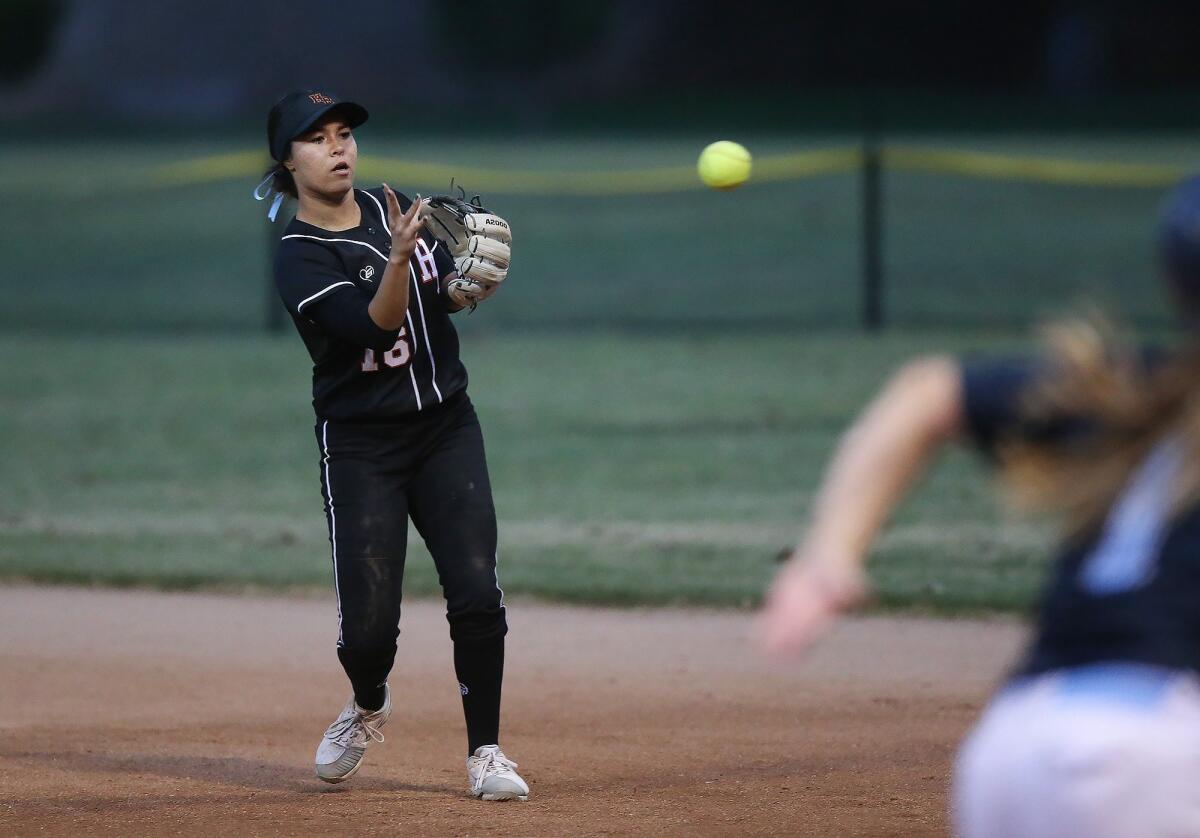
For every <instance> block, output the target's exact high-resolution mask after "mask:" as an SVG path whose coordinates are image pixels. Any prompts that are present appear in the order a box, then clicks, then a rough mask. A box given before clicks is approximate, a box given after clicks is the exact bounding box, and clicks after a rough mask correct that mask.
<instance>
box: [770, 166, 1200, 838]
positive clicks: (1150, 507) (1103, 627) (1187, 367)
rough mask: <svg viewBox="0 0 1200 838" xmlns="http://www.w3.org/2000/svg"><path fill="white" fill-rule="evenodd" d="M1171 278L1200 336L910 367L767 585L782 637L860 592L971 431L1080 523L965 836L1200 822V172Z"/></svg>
mask: <svg viewBox="0 0 1200 838" xmlns="http://www.w3.org/2000/svg"><path fill="white" fill-rule="evenodd" d="M1161 254H1162V257H1163V266H1164V272H1163V273H1164V277H1165V278H1166V280H1167V284H1168V287H1169V289H1170V291H1171V293H1172V296H1173V298H1174V299H1175V301H1176V303H1177V305H1178V307H1179V309H1180V311H1181V312H1182V314H1183V316H1184V319H1185V321H1186V322H1187V324H1188V326H1189V336H1188V338H1187V339H1186V340H1185V341H1184V342H1183V344H1182V345H1181V346H1180V347H1178V348H1177V349H1175V350H1174V351H1172V352H1169V353H1168V352H1149V353H1148V352H1133V351H1127V350H1121V349H1119V348H1117V347H1115V346H1114V344H1113V343H1112V342H1111V341H1108V340H1106V339H1105V338H1104V336H1103V333H1102V330H1099V329H1097V328H1096V327H1095V326H1094V325H1088V324H1078V323H1077V324H1068V325H1064V326H1062V327H1060V328H1059V330H1058V332H1057V335H1056V339H1055V340H1054V342H1053V345H1054V347H1055V348H1056V350H1057V351H1056V352H1054V353H1052V354H1051V356H1050V357H1049V358H1048V359H1044V360H1041V361H1027V362H990V363H965V364H964V363H959V362H955V361H952V360H947V359H927V360H920V361H916V362H914V363H911V364H909V365H908V366H906V367H905V368H904V369H903V370H902V371H901V372H900V373H899V374H897V375H896V376H895V377H894V378H893V380H892V381H891V382H890V383H889V385H888V386H887V387H886V388H885V389H884V391H883V392H882V394H881V395H880V396H878V398H877V399H876V400H875V402H874V403H873V404H872V405H871V406H870V407H869V408H868V409H867V410H866V412H865V413H864V414H863V416H862V417H861V418H860V419H859V420H858V421H857V423H856V424H855V425H854V427H853V428H852V429H851V431H850V432H849V433H848V434H847V435H846V437H845V439H844V440H843V442H842V444H841V446H840V448H839V450H838V452H837V454H836V455H835V457H834V459H833V462H832V464H831V466H830V468H829V471H828V473H827V474H826V476H825V479H824V483H823V485H822V488H821V491H820V494H819V496H818V499H817V501H816V507H815V511H814V516H813V521H812V527H811V529H810V531H809V533H808V535H807V536H806V538H805V540H804V542H803V543H802V544H801V545H800V547H799V548H798V549H797V551H796V553H795V555H794V557H793V559H792V560H791V561H790V562H789V564H788V566H787V567H786V568H785V569H784V570H783V571H782V572H781V573H780V575H779V578H778V579H777V580H776V581H775V583H774V585H773V587H772V589H771V591H770V593H769V595H768V597H767V604H766V609H765V613H764V615H763V618H762V621H761V624H760V629H761V638H762V642H763V643H764V645H765V646H766V647H767V648H768V649H772V650H776V651H782V650H788V649H798V648H801V647H803V646H804V645H806V644H808V643H809V642H811V641H812V640H813V639H814V638H815V637H817V636H818V635H819V634H820V633H821V632H822V631H823V630H824V629H825V627H826V626H827V625H828V623H829V622H830V621H831V620H832V619H833V617H834V616H835V615H836V614H837V612H839V611H842V610H844V609H846V608H848V607H850V606H851V605H853V604H854V603H856V602H857V601H859V600H860V599H861V597H862V596H863V593H864V591H865V588H866V585H865V580H864V577H863V572H862V570H861V567H862V563H863V560H864V557H865V554H866V551H867V548H868V547H869V545H870V543H871V541H872V540H873V538H874V536H875V535H876V533H877V531H878V530H879V528H880V527H881V525H882V524H883V523H884V521H885V519H886V518H887V516H888V513H890V512H891V510H892V509H893V508H894V507H895V506H896V505H897V504H898V503H899V501H900V500H901V498H902V496H903V495H904V492H905V489H906V487H907V486H908V485H909V484H910V483H911V482H912V481H913V480H914V479H915V478H916V477H917V476H919V474H920V473H921V472H922V471H923V470H924V468H925V466H926V464H927V463H928V462H929V460H930V458H931V457H932V455H933V454H934V453H935V452H936V451H937V450H938V449H939V448H941V447H942V446H943V445H944V444H945V443H947V442H948V441H950V440H952V439H954V438H955V437H964V438H966V439H968V440H970V441H972V442H973V443H974V444H975V445H976V446H978V447H980V448H982V449H983V450H984V451H985V452H987V453H989V454H991V455H994V457H995V458H996V459H998V461H999V463H1000V464H1001V465H1002V466H1003V467H1004V470H1005V472H1006V477H1007V478H1008V479H1009V482H1010V484H1011V485H1012V487H1013V489H1014V490H1016V491H1017V492H1018V495H1019V496H1020V497H1023V498H1024V499H1025V500H1026V501H1027V502H1029V503H1030V504H1031V505H1033V506H1035V507H1037V508H1041V509H1044V510H1053V511H1056V512H1058V513H1061V514H1062V516H1063V518H1064V520H1065V522H1066V524H1067V530H1068V537H1067V538H1066V540H1065V542H1064V545H1063V547H1062V548H1061V550H1060V552H1059V554H1058V557H1057V561H1056V562H1055V564H1054V566H1053V571H1052V574H1051V578H1050V582H1049V585H1048V586H1047V588H1046V589H1045V592H1044V594H1043V596H1042V599H1041V604H1040V606H1039V610H1038V617H1037V625H1036V631H1035V633H1034V637H1033V641H1032V643H1031V645H1030V648H1029V649H1028V652H1027V653H1026V655H1025V657H1024V659H1023V660H1022V661H1021V663H1020V664H1019V665H1018V666H1017V667H1016V670H1015V672H1014V673H1013V675H1012V677H1011V678H1010V679H1009V680H1008V682H1007V684H1006V685H1005V686H1004V687H1003V688H1002V689H1001V690H1000V691H999V692H998V694H997V695H996V696H995V698H994V700H993V701H992V702H991V704H990V706H989V707H988V709H987V711H986V712H985V713H984V715H983V718H982V720H981V721H980V722H979V723H978V725H977V726H976V728H975V730H974V731H973V732H972V733H971V735H970V737H969V738H968V739H967V741H966V743H965V744H964V745H963V747H962V749H961V751H960V753H959V758H958V764H957V770H956V780H955V791H954V816H955V822H956V827H957V830H958V833H959V834H960V835H962V836H965V838H1001V836H1006V837H1007V836H1022V838H1042V836H1046V838H1048V836H1059V837H1060V838H1061V837H1062V836H1079V837H1080V838H1083V837H1084V836H1087V838H1106V836H1112V837H1113V838H1116V836H1122V838H1153V836H1196V835H1200V678H1198V675H1197V670H1200V605H1198V603H1200V331H1198V330H1197V329H1196V326H1197V325H1198V324H1200V319H1198V315H1200V178H1194V179H1191V180H1189V181H1186V182H1185V183H1184V184H1182V185H1181V186H1180V187H1179V189H1178V190H1177V191H1176V192H1175V193H1174V195H1173V196H1172V198H1171V200H1170V201H1169V202H1168V204H1167V211H1166V214H1165V216H1164V222H1163V226H1162V238H1161Z"/></svg>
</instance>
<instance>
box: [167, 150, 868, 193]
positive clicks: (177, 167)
mask: <svg viewBox="0 0 1200 838" xmlns="http://www.w3.org/2000/svg"><path fill="white" fill-rule="evenodd" d="M861 159H862V153H861V151H860V150H859V149H857V148H835V149H821V150H817V151H800V152H795V153H792V154H776V155H765V156H763V157H761V158H759V159H757V160H755V161H754V177H753V180H754V181H756V182H759V183H770V182H776V181H783V180H795V179H797V178H801V177H807V176H811V175H822V174H835V173H838V172H847V171H851V170H853V169H855V168H857V167H858V166H859V165H860V161H861ZM266 166H267V161H266V160H265V159H264V157H263V155H262V154H258V153H255V152H234V153H232V154H220V155H215V156H212V157H204V158H200V159H197V160H186V161H183V162H180V163H170V164H168V165H166V166H163V167H161V168H160V169H159V170H158V171H156V172H155V176H154V183H156V184H157V185H159V186H187V185H192V184H200V183H214V182H217V181H223V180H230V179H239V178H240V179H246V180H250V179H252V178H254V177H256V176H258V175H260V174H261V173H262V171H263V170H264V169H265V168H266ZM358 174H359V175H360V176H362V177H363V178H365V179H366V180H369V181H379V180H391V181H396V182H399V183H404V184H406V185H407V184H418V185H421V184H428V185H433V186H437V187H439V188H443V189H446V188H449V185H450V179H451V178H454V179H455V180H456V181H457V182H459V183H463V184H465V185H466V186H469V187H470V188H471V189H472V190H474V191H477V192H493V193H496V192H499V193H503V194H509V195H512V194H532V195H584V196H586V195H596V196H604V195H640V194H654V193H660V192H682V191H688V190H693V189H704V188H705V187H704V185H703V184H702V183H700V180H699V178H698V177H697V175H696V167H695V166H694V165H687V166H666V167H661V168H654V169H626V170H617V171H590V172H588V171H583V172H581V171H552V170H542V171H529V170H522V169H483V168H477V167H472V166H460V165H449V164H445V163H426V162H420V161H415V160H401V159H397V158H381V157H365V156H364V157H363V158H361V159H360V160H359V164H358Z"/></svg>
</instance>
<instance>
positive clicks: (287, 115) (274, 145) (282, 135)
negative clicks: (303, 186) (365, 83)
mask: <svg viewBox="0 0 1200 838" xmlns="http://www.w3.org/2000/svg"><path fill="white" fill-rule="evenodd" d="M334 109H337V110H340V111H341V112H342V113H343V114H344V115H345V117H346V124H347V125H349V126H350V127H351V128H357V127H358V126H360V125H362V124H363V123H364V122H366V121H367V109H366V108H364V107H363V106H362V105H359V104H357V103H355V102H344V101H342V100H341V99H338V97H336V96H334V95H333V94H332V93H324V92H322V91H320V90H293V91H292V92H291V93H289V94H288V95H286V96H284V97H283V98H282V99H280V100H279V101H278V102H276V103H275V105H274V106H273V107H272V108H271V112H270V113H269V114H268V115H267V145H268V146H269V147H270V150H271V157H272V158H273V159H274V160H275V161H276V162H277V163H282V162H283V160H284V158H285V157H287V155H288V150H289V148H290V146H291V143H292V140H294V139H296V138H297V137H299V136H300V135H301V134H303V133H304V132H305V131H307V130H308V129H310V128H312V127H313V126H314V125H316V124H317V122H319V121H320V119H321V117H323V116H325V114H327V113H329V112H330V111H332V110H334Z"/></svg>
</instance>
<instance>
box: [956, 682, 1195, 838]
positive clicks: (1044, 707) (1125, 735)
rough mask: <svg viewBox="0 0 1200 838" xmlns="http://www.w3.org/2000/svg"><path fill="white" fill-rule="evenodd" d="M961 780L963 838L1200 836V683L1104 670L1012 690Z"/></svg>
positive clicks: (966, 751)
mask: <svg viewBox="0 0 1200 838" xmlns="http://www.w3.org/2000/svg"><path fill="white" fill-rule="evenodd" d="M955 775H956V776H955V788H954V822H955V831H956V834H957V835H959V836H961V838H1050V837H1051V836H1054V838H1160V837H1161V838H1167V836H1170V838H1200V679H1197V678H1196V677H1195V676H1194V675H1191V674H1185V673H1180V672H1169V671H1166V670H1159V669H1154V668H1151V667H1139V666H1134V665H1128V664H1125V665H1122V664H1104V665H1099V666H1091V667H1083V668H1080V669H1074V670H1068V671H1065V672H1056V673H1052V674H1049V675H1044V676H1041V677H1038V678H1036V679H1033V680H1031V681H1028V682H1024V683H1022V684H1020V685H1017V686H1013V687H1009V688H1008V689H1006V690H1004V691H1003V692H1001V693H1000V694H999V695H998V696H996V698H995V699H994V700H993V701H992V703H991V705H990V706H989V707H988V709H987V710H986V711H985V713H984V715H983V718H982V719H981V720H980V722H979V724H978V725H976V727H975V730H974V731H972V732H971V734H970V736H968V738H967V740H966V742H965V743H964V744H963V747H962V749H961V750H960V751H959V755H958V765H957V768H956V771H955Z"/></svg>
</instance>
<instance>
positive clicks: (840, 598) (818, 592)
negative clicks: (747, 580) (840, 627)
mask: <svg viewBox="0 0 1200 838" xmlns="http://www.w3.org/2000/svg"><path fill="white" fill-rule="evenodd" d="M866 594H867V582H866V577H865V575H864V574H863V571H862V569H861V565H860V562H859V560H858V557H857V556H849V555H829V554H817V553H814V551H811V550H808V549H802V550H798V551H797V552H796V553H794V554H793V555H792V558H791V559H789V560H788V563H787V565H786V566H785V567H784V568H783V570H781V571H780V572H779V575H778V576H777V577H776V578H775V581H774V582H773V583H772V584H771V588H770V589H769V590H768V591H767V597H766V602H765V603H764V605H763V611H762V614H761V615H760V616H759V618H758V625H757V626H756V631H755V635H756V639H757V642H758V645H759V647H760V648H761V649H762V650H763V651H765V652H769V653H771V654H788V653H790V654H798V653H799V652H802V651H804V650H805V649H807V648H808V647H809V646H811V645H812V644H813V643H815V642H816V641H817V640H818V639H819V638H820V637H821V636H822V635H823V634H824V633H825V632H826V631H827V630H828V628H829V626H830V625H831V624H832V623H833V620H834V618H835V617H836V616H837V615H838V614H839V613H841V612H842V611H845V610H847V609H850V608H853V607H854V606H855V605H857V604H859V603H860V602H862V601H863V600H864V599H865V598H866Z"/></svg>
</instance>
